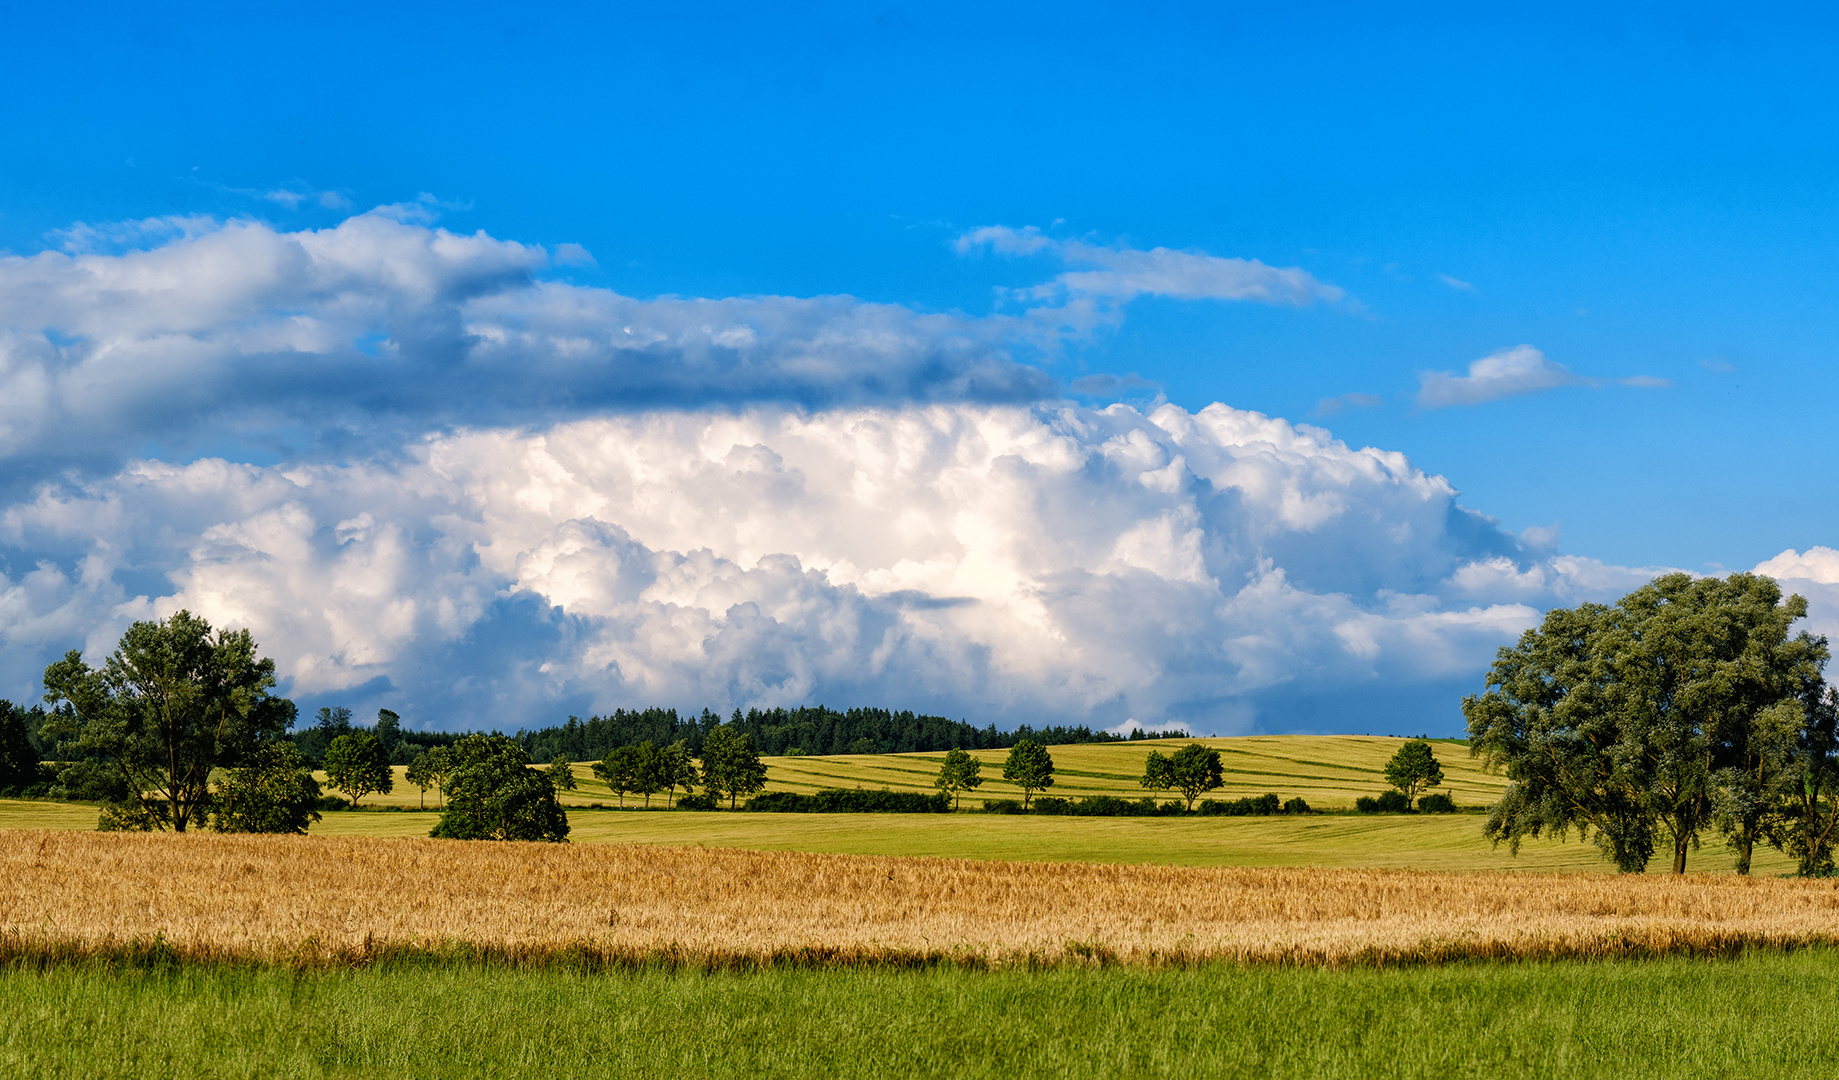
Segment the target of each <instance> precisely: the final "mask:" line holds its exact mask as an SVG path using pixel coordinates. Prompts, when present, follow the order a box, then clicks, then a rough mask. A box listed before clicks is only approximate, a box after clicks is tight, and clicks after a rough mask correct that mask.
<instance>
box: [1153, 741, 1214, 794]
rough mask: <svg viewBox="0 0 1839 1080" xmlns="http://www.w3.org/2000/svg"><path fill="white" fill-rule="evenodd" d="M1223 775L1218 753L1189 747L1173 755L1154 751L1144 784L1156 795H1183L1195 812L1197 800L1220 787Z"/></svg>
mask: <svg viewBox="0 0 1839 1080" xmlns="http://www.w3.org/2000/svg"><path fill="white" fill-rule="evenodd" d="M1223 772H1224V769H1223V768H1222V767H1221V765H1220V752H1219V751H1218V750H1209V749H1207V748H1206V747H1204V746H1202V745H1201V744H1200V743H1189V744H1188V745H1186V746H1184V747H1182V748H1181V749H1179V750H1177V751H1175V752H1174V753H1173V754H1164V753H1162V752H1161V751H1159V750H1151V751H1150V752H1149V758H1148V759H1147V760H1146V761H1145V762H1144V764H1143V779H1142V784H1143V786H1144V787H1146V788H1151V789H1154V790H1156V791H1169V790H1174V791H1179V792H1181V797H1182V798H1183V799H1186V800H1187V803H1188V809H1189V810H1192V809H1194V800H1195V799H1198V798H1200V796H1201V795H1202V793H1204V792H1208V791H1212V790H1213V789H1214V788H1217V787H1219V786H1220V784H1221V783H1222V782H1223V781H1222V779H1221V777H1222V774H1223Z"/></svg>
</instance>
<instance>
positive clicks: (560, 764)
mask: <svg viewBox="0 0 1839 1080" xmlns="http://www.w3.org/2000/svg"><path fill="white" fill-rule="evenodd" d="M549 781H550V783H553V784H554V785H555V786H556V790H557V791H573V790H575V787H576V784H575V769H574V762H571V761H569V760H568V755H567V754H557V755H556V756H555V759H554V760H553V761H551V762H550V763H549Z"/></svg>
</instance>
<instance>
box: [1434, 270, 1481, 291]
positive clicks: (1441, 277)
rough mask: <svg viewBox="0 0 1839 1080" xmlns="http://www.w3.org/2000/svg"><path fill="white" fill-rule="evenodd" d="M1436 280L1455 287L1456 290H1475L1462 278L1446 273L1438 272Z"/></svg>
mask: <svg viewBox="0 0 1839 1080" xmlns="http://www.w3.org/2000/svg"><path fill="white" fill-rule="evenodd" d="M1437 280H1438V281H1441V282H1442V283H1443V284H1445V285H1448V286H1449V287H1450V288H1452V289H1455V290H1456V291H1457V292H1474V291H1475V286H1474V285H1472V284H1470V283H1469V282H1466V281H1464V280H1462V279H1461V278H1457V277H1450V276H1449V275H1448V274H1438V275H1437Z"/></svg>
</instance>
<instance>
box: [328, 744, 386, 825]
mask: <svg viewBox="0 0 1839 1080" xmlns="http://www.w3.org/2000/svg"><path fill="white" fill-rule="evenodd" d="M326 779H327V781H328V782H330V783H331V785H332V789H333V790H334V791H342V792H344V793H345V797H346V798H348V799H350V800H351V805H352V806H353V807H356V806H357V805H358V800H359V799H362V798H363V797H364V796H366V795H369V794H372V793H373V792H375V793H379V794H384V795H387V794H389V793H390V791H391V790H392V789H394V788H395V786H396V776H395V773H394V772H393V771H392V770H391V769H390V758H389V751H387V750H385V749H384V748H383V740H382V739H379V738H377V737H376V736H375V735H373V734H371V733H370V732H368V731H353V732H351V733H350V734H349V735H340V736H339V737H338V738H336V739H333V740H332V745H331V746H328V747H326Z"/></svg>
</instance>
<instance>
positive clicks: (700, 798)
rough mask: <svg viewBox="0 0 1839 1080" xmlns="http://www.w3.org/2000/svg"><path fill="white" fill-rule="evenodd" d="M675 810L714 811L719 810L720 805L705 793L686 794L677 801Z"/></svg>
mask: <svg viewBox="0 0 1839 1080" xmlns="http://www.w3.org/2000/svg"><path fill="white" fill-rule="evenodd" d="M677 809H679V810H716V809H720V804H719V803H717V802H716V801H715V796H713V795H710V794H708V793H706V792H705V793H703V794H701V795H694V794H686V795H684V796H683V798H681V799H678V800H677Z"/></svg>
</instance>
